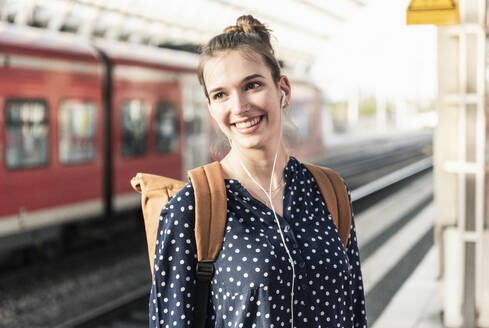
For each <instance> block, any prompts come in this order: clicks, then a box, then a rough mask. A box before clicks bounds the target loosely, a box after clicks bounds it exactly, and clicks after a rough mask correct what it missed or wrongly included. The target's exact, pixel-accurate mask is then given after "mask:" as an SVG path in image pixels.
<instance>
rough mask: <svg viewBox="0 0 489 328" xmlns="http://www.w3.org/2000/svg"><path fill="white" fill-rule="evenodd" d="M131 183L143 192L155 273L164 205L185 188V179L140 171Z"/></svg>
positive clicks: (147, 232) (151, 264)
mask: <svg viewBox="0 0 489 328" xmlns="http://www.w3.org/2000/svg"><path fill="white" fill-rule="evenodd" d="M131 185H132V187H133V188H134V190H136V191H137V192H139V193H140V194H141V208H142V210H143V216H144V229H145V230H146V242H147V243H148V257H149V263H150V268H151V273H153V266H154V263H153V262H154V256H155V246H156V236H157V233H158V224H159V222H160V220H159V218H160V212H161V209H162V208H163V206H165V204H166V203H168V201H169V200H170V199H171V198H172V197H173V196H175V194H176V193H177V192H178V191H179V190H180V189H182V188H183V186H184V185H185V182H184V181H179V180H175V179H171V178H166V177H162V176H159V175H153V174H146V173H138V174H137V175H136V176H135V177H134V178H132V179H131Z"/></svg>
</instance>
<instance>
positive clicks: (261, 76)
mask: <svg viewBox="0 0 489 328" xmlns="http://www.w3.org/2000/svg"><path fill="white" fill-rule="evenodd" d="M256 78H262V79H264V78H265V77H264V76H263V75H261V74H251V75H248V76H247V77H245V78H244V79H242V80H241V83H243V82H246V81H249V80H253V79H256ZM223 89H224V88H223V87H217V88H214V89H211V90H209V94H211V93H213V92H217V91H221V90H223Z"/></svg>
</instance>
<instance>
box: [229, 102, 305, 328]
mask: <svg viewBox="0 0 489 328" xmlns="http://www.w3.org/2000/svg"><path fill="white" fill-rule="evenodd" d="M280 107H281V108H280V109H282V107H283V100H282V101H281V106H280ZM281 140H282V111H281V110H280V138H279V140H278V145H277V150H276V151H275V158H274V159H273V166H272V174H271V176H270V186H269V192H268V193H267V192H266V190H265V188H263V187H262V186H261V185H260V184H259V183H258V182H257V181H256V180H255V179H254V178H253V176H252V175H251V173H250V171H248V168H246V165H244V163H243V162H242V161H241V158H240V159H239V163H240V164H241V167H242V168H243V170H244V171H245V172H246V174H247V175H248V177H249V178H250V179H251V180H252V181H253V182H254V183H255V184H256V185H257V186H258V187H259V188H260V189H261V190H262V191H263V193H265V195H266V196H267V198H268V200H269V201H270V205H271V207H272V211H273V216H274V217H275V223H277V226H278V229H279V232H280V236H281V237H282V243H283V245H284V247H285V250H286V252H287V255H288V256H289V262H290V265H291V266H292V289H291V293H290V310H291V319H292V328H294V283H295V267H294V260H293V259H292V255H290V251H289V248H288V247H287V244H286V243H285V238H284V234H283V232H282V227H281V226H280V222H279V220H278V217H277V213H276V211H275V206H273V200H272V182H273V173H274V172H275V164H276V162H277V156H278V152H279V150H280V142H281ZM236 150H238V149H236ZM238 153H239V150H238ZM287 157H288V156H287Z"/></svg>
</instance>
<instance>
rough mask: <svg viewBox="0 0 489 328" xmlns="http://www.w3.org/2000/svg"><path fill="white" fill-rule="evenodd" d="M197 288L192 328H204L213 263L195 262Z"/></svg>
mask: <svg viewBox="0 0 489 328" xmlns="http://www.w3.org/2000/svg"><path fill="white" fill-rule="evenodd" d="M196 275H197V286H196V291H195V302H194V323H193V325H192V327H196V328H205V324H206V322H207V319H208V318H207V306H208V304H207V302H208V300H209V292H210V289H211V279H212V277H213V276H214V263H209V262H197V267H196Z"/></svg>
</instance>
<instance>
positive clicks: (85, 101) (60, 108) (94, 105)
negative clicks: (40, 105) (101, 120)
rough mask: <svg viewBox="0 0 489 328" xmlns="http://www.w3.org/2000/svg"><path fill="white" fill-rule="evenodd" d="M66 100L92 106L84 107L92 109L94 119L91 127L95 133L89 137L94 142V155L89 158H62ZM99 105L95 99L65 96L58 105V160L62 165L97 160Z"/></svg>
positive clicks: (68, 109)
mask: <svg viewBox="0 0 489 328" xmlns="http://www.w3.org/2000/svg"><path fill="white" fill-rule="evenodd" d="M65 102H74V103H80V104H83V105H84V106H86V105H87V104H90V105H91V107H85V108H84V109H90V108H91V109H92V114H91V118H92V119H93V120H92V122H91V125H92V126H91V129H92V131H93V134H92V135H91V136H90V137H88V139H90V141H91V144H92V151H93V153H92V156H91V157H87V158H82V159H79V160H68V161H65V160H63V159H62V149H63V148H62V147H63V146H62V144H61V142H62V137H63V132H62V130H61V129H62V120H61V115H62V111H63V110H65V109H64V108H63V105H64V103H65ZM66 110H67V111H73V108H66ZM98 112H99V111H98V107H97V102H96V100H95V99H89V98H81V97H64V98H63V99H61V100H60V101H59V103H58V107H57V112H56V114H57V119H58V124H57V125H58V126H57V128H58V140H57V142H58V144H57V145H58V162H59V163H60V164H61V165H62V166H76V165H85V164H92V163H94V162H96V160H97V146H98V145H97V136H98V129H97V123H98V121H97V120H98ZM71 145H72V144H70V147H71Z"/></svg>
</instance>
